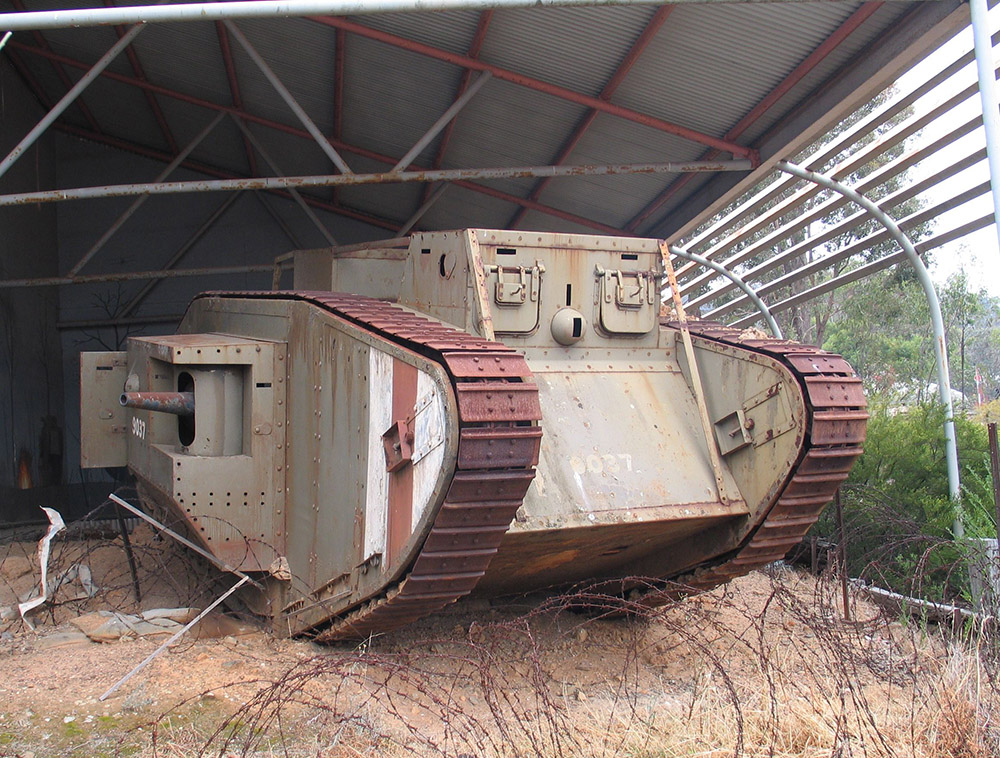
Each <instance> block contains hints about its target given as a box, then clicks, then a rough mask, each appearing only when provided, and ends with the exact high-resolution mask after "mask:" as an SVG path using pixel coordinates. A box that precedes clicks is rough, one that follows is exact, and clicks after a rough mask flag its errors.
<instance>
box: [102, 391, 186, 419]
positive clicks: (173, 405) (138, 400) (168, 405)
mask: <svg viewBox="0 0 1000 758" xmlns="http://www.w3.org/2000/svg"><path fill="white" fill-rule="evenodd" d="M119 402H120V403H121V404H122V405H124V406H125V407H126V408H140V409H142V410H144V411H157V412H159V413H172V414H173V415H175V416H193V415H194V393H193V392H123V393H122V394H121V397H120V398H119Z"/></svg>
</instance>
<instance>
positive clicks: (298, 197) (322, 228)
mask: <svg viewBox="0 0 1000 758" xmlns="http://www.w3.org/2000/svg"><path fill="white" fill-rule="evenodd" d="M230 117H231V118H232V119H233V123H235V124H236V126H237V127H238V128H239V130H240V131H241V132H243V136H244V138H246V139H247V140H249V141H250V144H252V145H253V146H254V147H255V148H256V149H257V152H258V153H260V157H261V158H263V159H264V162H265V163H266V164H267V165H268V166H269V167H270V169H271V173H272V174H274V175H275V176H284V175H285V174H284V173H282V171H281V169H280V168H279V167H278V164H277V163H275V161H274V159H273V158H272V157H271V156H270V155H269V154H268V152H267V151H266V150H265V149H264V146H263V145H261V144H260V141H259V140H258V139H257V138H256V137H255V136H254V134H253V132H251V131H250V127H248V126H247V125H246V124H244V123H243V121H242V120H241V119H240V118H239V117H238V116H233V115H232V114H230ZM288 192H289V194H291V196H292V198H293V199H294V200H295V202H296V203H297V204H298V206H299V207H300V208H301V209H302V212H303V213H305V214H306V217H307V218H308V219H309V220H310V221H311V222H312V224H313V226H315V227H316V228H317V229H318V230H319V233H320V234H322V235H323V237H324V238H325V239H326V241H327V242H329V243H330V244H331V245H337V244H338V243H337V240H336V239H335V238H334V236H333V235H332V234H331V233H330V230H329V229H327V228H326V225H325V224H324V223H323V222H322V221H320V219H319V217H318V216H317V215H316V213H315V212H314V211H313V209H312V208H310V207H309V205H308V203H306V201H305V199H304V198H303V197H302V193H300V192H299V191H298V190H297V189H295V188H294V187H289V188H288Z"/></svg>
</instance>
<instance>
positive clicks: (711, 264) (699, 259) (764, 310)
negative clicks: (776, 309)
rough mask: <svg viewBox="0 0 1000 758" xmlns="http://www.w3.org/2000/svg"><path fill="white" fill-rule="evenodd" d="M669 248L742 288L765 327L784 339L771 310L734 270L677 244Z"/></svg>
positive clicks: (673, 252) (675, 253) (678, 255)
mask: <svg viewBox="0 0 1000 758" xmlns="http://www.w3.org/2000/svg"><path fill="white" fill-rule="evenodd" d="M669 249H670V252H671V254H673V255H676V256H677V257H678V258H683V259H684V260H687V261H694V262H695V263H698V264H701V265H702V266H705V267H707V268H710V269H712V271H715V272H716V273H717V274H722V275H723V276H724V277H726V278H727V279H729V281H731V282H732V283H733V284H735V285H736V286H737V287H739V288H740V289H741V290H743V293H744V294H745V295H746V296H747V297H748V298H750V302H752V303H753V304H754V305H755V306H757V310H759V311H760V313H761V315H762V316H763V317H764V320H765V321H766V322H767V328H768V329H770V330H771V334H773V335H774V336H775V337H777V338H778V339H779V340H780V339H784V336H783V335H782V333H781V329H780V328H779V327H778V322H777V321H775V320H774V316H772V315H771V311H770V310H768V307H767V305H766V304H765V303H764V301H763V300H761V299H760V298H759V297H757V293H756V292H754V291H753V288H752V287H750V285H749V284H747V283H746V282H745V281H743V279H742V278H741V277H740V275H739V274H737V273H736V272H735V271H730V270H729V269H728V268H726V267H725V266H723V265H720V264H718V263H716V262H715V261H712V260H709V259H708V258H705V257H704V256H701V255H698V254H697V253H689V252H688V251H687V250H684V249H682V248H679V247H677V245H670V248H669Z"/></svg>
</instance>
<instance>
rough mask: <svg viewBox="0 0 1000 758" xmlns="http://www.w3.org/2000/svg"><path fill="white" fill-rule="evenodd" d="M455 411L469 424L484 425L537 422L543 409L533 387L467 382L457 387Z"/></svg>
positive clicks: (530, 385) (536, 390)
mask: <svg viewBox="0 0 1000 758" xmlns="http://www.w3.org/2000/svg"><path fill="white" fill-rule="evenodd" d="M458 407H459V410H460V412H461V414H462V417H463V418H465V419H466V420H468V421H469V422H471V423H476V422H485V421H501V420H515V421H538V420H540V419H541V418H542V408H541V406H540V405H539V403H538V388H537V387H536V386H535V385H534V384H526V383H517V384H514V383H510V384H508V383H500V382H483V383H479V382H476V383H472V382H466V383H462V384H459V385H458Z"/></svg>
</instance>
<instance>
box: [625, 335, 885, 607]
mask: <svg viewBox="0 0 1000 758" xmlns="http://www.w3.org/2000/svg"><path fill="white" fill-rule="evenodd" d="M664 324H665V325H667V326H671V327H673V328H679V327H678V325H677V323H676V322H664ZM688 329H689V330H690V332H691V334H693V335H694V336H696V337H702V338H704V339H706V340H710V341H713V342H718V343H721V344H724V345H729V346H731V347H735V348H737V349H744V350H749V351H751V352H755V353H760V354H762V355H766V356H768V357H770V358H773V359H775V360H776V361H778V362H779V363H781V364H782V365H783V366H784V367H785V368H787V369H788V370H789V371H791V372H792V374H794V375H795V378H796V380H797V381H798V383H799V386H800V387H801V388H802V392H803V395H804V397H805V400H806V412H807V416H808V423H807V429H806V437H805V442H804V444H803V448H802V452H801V454H800V456H799V459H798V461H796V463H795V466H794V468H793V469H792V474H791V476H790V477H789V478H788V479H787V481H786V482H785V485H784V487H783V488H782V489H781V491H780V493H779V494H778V497H777V498H776V500H775V502H774V503H773V505H772V506H771V507H770V508H769V509H768V511H767V512H766V514H765V515H764V517H763V519H762V520H761V521H760V522H759V523H758V524H757V525H756V526H755V528H754V529H753V531H752V532H751V533H750V535H749V536H748V537H747V539H746V540H745V541H744V543H743V544H742V545H741V546H740V547H739V548H738V549H737V550H735V551H733V552H731V553H729V554H728V555H727V556H725V557H724V558H723V559H722V560H720V561H717V562H715V563H714V564H711V565H705V566H701V567H699V568H697V569H695V570H694V571H693V572H691V573H690V574H686V575H683V576H680V577H677V578H676V579H673V580H672V581H671V585H670V587H667V588H664V589H658V590H648V591H645V592H644V593H642V594H640V595H639V596H638V597H633V598H632V600H634V602H636V603H639V604H642V605H647V606H657V605H663V604H665V603H668V602H670V601H672V600H674V599H676V598H677V597H679V596H683V595H690V594H694V593H697V592H704V591H706V590H710V589H712V588H714V587H717V586H719V585H720V584H724V583H725V582H728V581H729V580H730V579H733V578H735V577H737V576H742V575H744V574H747V573H749V572H751V571H753V570H755V569H759V568H762V567H764V566H766V565H767V564H769V563H772V562H774V561H777V560H780V559H782V558H784V557H785V555H787V554H788V551H789V550H791V548H792V547H794V546H795V545H796V544H798V543H799V542H800V541H801V540H802V538H803V537H804V536H805V534H806V532H807V531H809V528H810V527H811V526H812V525H813V524H815V523H816V520H817V519H818V518H819V516H820V514H821V513H822V512H823V508H824V507H825V506H826V504H827V503H829V502H830V501H831V500H832V499H833V497H834V495H835V494H836V492H837V489H838V488H839V487H840V485H841V484H842V483H843V482H844V480H846V479H847V477H848V475H849V474H850V472H851V467H852V466H853V465H854V462H855V461H856V460H857V459H858V456H860V455H861V453H862V452H863V450H862V447H861V445H862V443H863V442H864V440H865V428H866V426H867V420H868V413H867V411H866V408H867V402H866V401H865V395H864V389H863V387H862V383H861V379H860V378H858V376H857V374H855V373H854V369H853V368H851V365H850V364H849V363H848V362H847V361H845V360H844V359H843V358H842V357H841V356H839V355H835V354H833V353H828V352H826V351H824V350H821V349H819V348H817V347H812V346H811V345H803V344H800V343H798V342H791V341H788V340H778V339H769V338H766V337H765V338H759V337H757V336H747V333H745V332H743V331H741V330H739V329H736V328H733V327H730V326H724V325H722V324H718V323H715V322H711V321H694V320H692V321H689V322H688Z"/></svg>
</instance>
